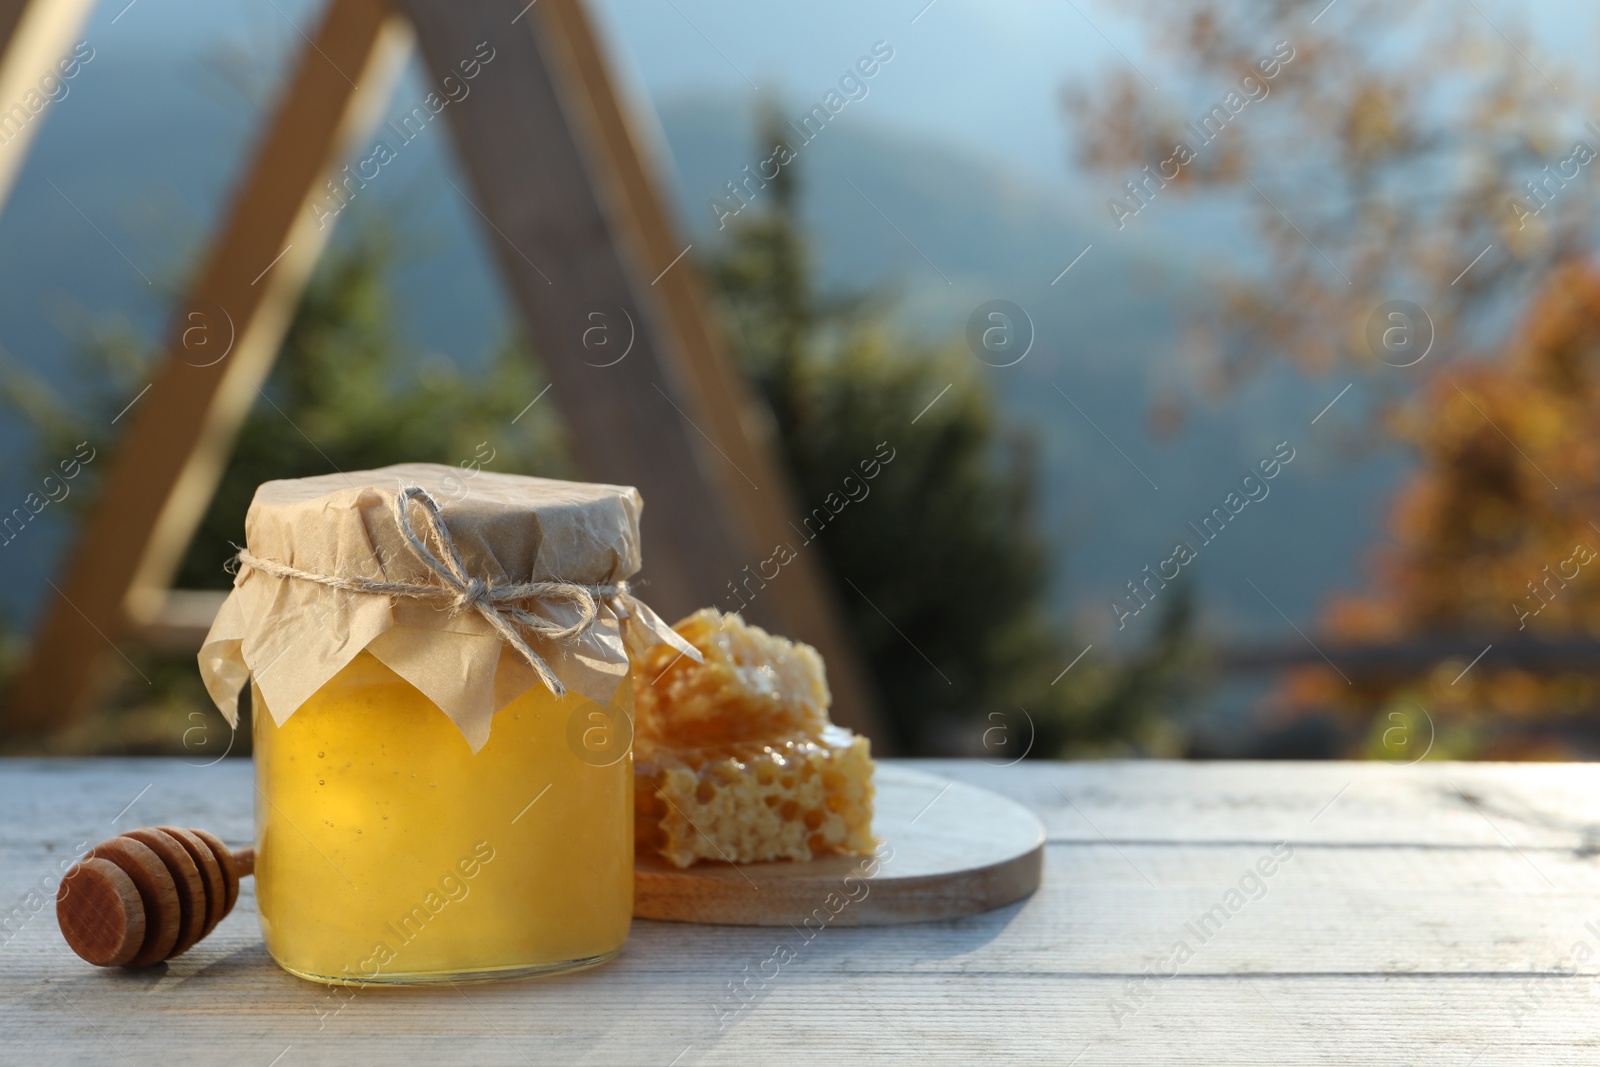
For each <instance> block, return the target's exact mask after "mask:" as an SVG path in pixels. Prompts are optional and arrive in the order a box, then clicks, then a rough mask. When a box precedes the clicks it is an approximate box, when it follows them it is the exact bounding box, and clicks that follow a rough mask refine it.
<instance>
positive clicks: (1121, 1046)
mask: <svg viewBox="0 0 1600 1067" xmlns="http://www.w3.org/2000/svg"><path fill="white" fill-rule="evenodd" d="M917 766H918V767H919V768H920V769H923V770H927V771H931V772H933V773H939V774H945V775H948V776H951V777H957V778H961V779H964V780H967V781H971V782H974V783H977V784H980V785H984V786H986V787H988V788H991V789H994V790H997V791H1000V792H1004V793H1006V794H1009V795H1011V796H1013V797H1015V798H1017V799H1019V800H1021V801H1023V802H1024V803H1026V804H1028V805H1030V806H1031V807H1033V808H1034V809H1035V810H1037V811H1038V812H1039V813H1040V815H1041V816H1042V817H1043V819H1044V820H1045V823H1046V825H1047V826H1048V828H1049V832H1050V846H1049V855H1048V858H1047V861H1046V869H1045V884H1044V887H1043V889H1041V890H1040V891H1039V893H1038V894H1037V895H1036V896H1034V897H1033V898H1032V899H1030V900H1028V901H1026V902H1023V903H1020V904H1016V905H1013V906H1010V907H1007V908H1004V909H1001V910H1000V911H997V912H993V913H990V914H987V915H982V916H975V917H971V918H967V919H961V920H955V921H950V922H943V923H936V924H931V925H925V926H912V927H892V928H878V929H843V928H830V929H826V930H824V931H823V932H822V933H821V934H820V935H818V936H817V937H816V939H815V940H814V941H812V942H810V943H809V944H807V945H805V946H804V947H803V948H802V949H801V951H800V953H799V956H798V958H796V959H795V960H793V961H792V962H790V963H789V964H788V965H787V966H784V967H783V968H782V969H781V971H780V972H779V974H778V976H777V977H776V978H775V979H772V980H771V981H769V982H767V984H766V986H765V988H762V989H760V990H759V991H758V992H755V993H753V994H751V995H750V1003H749V1004H748V1005H747V1006H745V1007H744V1008H743V1009H742V1010H739V1011H737V1012H736V1013H734V1014H732V1016H731V1018H730V1019H729V1021H728V1023H727V1025H726V1026H724V1027H721V1028H719V1025H718V1019H719V1014H718V1009H719V1007H720V1008H723V1009H726V1008H727V1007H728V1006H729V1005H732V1004H735V1003H736V1002H735V1001H732V1000H730V999H728V998H729V995H730V994H729V986H730V983H732V982H733V981H735V980H736V979H739V978H742V977H743V976H744V974H745V973H746V972H745V970H744V968H745V967H746V966H747V965H748V966H749V967H750V968H751V970H752V971H756V970H758V968H759V965H760V964H761V961H763V960H766V959H768V958H769V957H770V956H771V955H772V953H773V948H774V946H775V945H776V943H777V942H778V941H780V940H783V939H784V938H785V932H784V931H782V930H764V929H754V928H737V927H710V926H686V925H675V924H668V923H651V922H639V923H637V924H636V925H635V927H634V933H633V937H632V939H631V940H630V941H629V943H628V947H627V950H626V952H625V953H624V955H623V957H622V958H621V959H620V960H618V961H617V962H615V963H613V964H611V965H609V966H606V967H603V968H600V969H597V970H593V971H588V972H584V973H581V974H576V975H571V976H566V977H560V978H553V979H542V980H536V981H530V982H520V983H509V984H503V985H477V986H468V987H463V988H462V989H461V990H459V991H457V990H452V989H444V990H437V989H413V990H375V989H362V990H339V991H334V990H330V989H327V988H325V987H322V986H316V985H311V984H309V983H306V982H302V981H299V980H298V979H295V978H293V977H291V976H289V975H288V974H285V973H284V972H282V971H280V970H278V968H277V967H276V966H274V965H273V964H272V962H271V961H270V960H269V959H268V958H267V956H266V954H265V952H264V950H263V949H262V947H261V942H260V939H259V936H258V934H257V929H256V917H255V914H254V911H255V907H254V898H253V896H252V895H251V890H250V888H249V883H248V882H247V883H246V889H245V892H244V896H243V897H242V899H241V900H240V904H239V907H238V908H237V910H236V911H235V912H234V914H233V915H232V916H230V917H229V918H228V919H227V920H225V921H224V922H223V924H222V925H221V926H220V927H219V928H218V929H217V930H216V932H215V933H213V934H212V935H211V937H210V938H209V939H208V940H207V941H205V942H204V943H202V944H201V945H199V946H198V947H197V948H196V949H195V950H193V951H191V952H190V953H189V954H188V955H186V956H184V957H181V958H180V959H178V960H176V961H174V962H173V963H171V964H170V965H167V966H164V967H157V968H154V969H152V970H149V971H144V972H118V971H101V970H96V969H94V968H91V967H89V966H87V965H86V964H83V963H81V962H80V961H79V960H78V959H77V958H76V957H75V956H73V955H72V954H71V952H70V951H69V950H68V949H67V947H66V945H65V944H64V943H63V942H62V940H61V937H60V935H59V933H58V932H57V931H56V928H55V921H54V914H53V904H51V905H48V906H46V907H44V908H43V909H42V910H40V911H39V912H37V913H36V914H30V913H29V908H28V903H27V902H28V899H29V898H28V897H27V894H28V892H29V890H30V889H31V888H33V887H35V886H37V885H38V884H39V883H40V881H41V879H43V878H44V877H45V876H47V875H48V874H49V873H50V871H51V870H52V869H53V865H54V863H55V862H56V860H57V859H58V858H59V857H61V856H63V855H69V854H70V852H71V850H72V849H73V848H74V847H75V846H76V845H77V844H78V842H80V841H89V842H95V841H99V840H100V839H102V838H104V837H107V836H109V835H111V834H113V833H116V832H119V831H120V830H124V829H128V828H131V827H133V826H138V825H148V824H155V823H163V822H171V823H177V824H179V825H197V826H204V827H207V828H210V829H212V830H215V831H217V832H218V833H220V834H221V835H222V836H223V837H224V838H226V839H227V840H229V841H235V842H237V841H245V840H247V839H248V838H249V835H250V797H251V789H250V782H249V774H250V768H249V766H248V765H247V764H245V763H241V762H234V761H230V762H227V763H224V764H222V765H219V766H216V767H210V768H198V767H191V766H187V765H185V764H184V763H183V762H181V761H177V760H99V761H71V762H66V761H59V762H58V761H16V760H14V761H0V814H3V819H0V911H10V910H11V909H13V908H14V907H19V908H20V912H12V917H11V919H10V923H11V925H12V926H13V927H18V926H20V928H19V929H18V932H17V933H16V935H15V936H14V937H12V936H10V935H8V934H6V933H5V932H4V929H3V928H0V940H4V944H0V1062H3V1063H17V1064H35V1063H86V1064H129V1065H143V1064H155V1065H161V1067H173V1065H178V1064H189V1063H195V1064H228V1065H230V1067H243V1065H250V1064H259V1065H262V1067H267V1065H269V1064H271V1065H275V1067H294V1065H299V1064H337V1065H339V1067H347V1065H349V1064H354V1063H376V1064H409V1063H428V1064H446V1063H470V1064H509V1065H519V1064H539V1065H541V1067H542V1065H544V1064H568V1063H574V1064H578V1063H581V1064H629V1065H632V1064H662V1065H665V1064H679V1065H688V1064H701V1063H704V1064H724V1063H725V1064H752V1063H780V1062H781V1063H817V1064H846V1063H859V1062H864V1061H866V1060H868V1059H869V1058H870V1059H873V1060H874V1061H877V1062H915V1063H918V1064H932V1063H951V1064H975V1063H980V1062H991V1061H1004V1062H1017V1063H1049V1064H1074V1063H1075V1064H1079V1065H1083V1067H1089V1065H1092V1064H1112V1063H1175V1064H1176V1063H1182V1064H1270V1065H1287V1064H1351V1063H1362V1064H1368V1063H1370V1064H1439V1065H1455V1067H1468V1065H1480V1067H1487V1065H1490V1064H1511V1063H1519V1064H1521V1063H1526V1064H1538V1065H1541V1067H1550V1065H1557V1064H1595V1063H1600V1002H1597V1000H1596V997H1595V995H1594V982H1595V978H1596V976H1597V975H1600V854H1597V853H1600V772H1597V770H1596V769H1594V768H1591V767H1589V766H1580V765H1515V766H1513V765H1486V764H1423V765H1419V766H1414V767H1393V766H1388V765H1385V764H1381V763H1366V764H1351V763H1328V764H1239V763H1212V764H1181V763H1096V764H1060V763H1053V764H1052V763H1027V764H1022V765H1018V766H1014V767H991V766H987V765H985V764H983V763H976V762H972V763H964V762H945V761H926V762H919V763H918V764H917ZM1275 846H1278V847H1277V856H1276V857H1274V847H1275ZM1291 849H1292V855H1290V854H1289V850H1291ZM1264 858H1267V859H1270V860H1271V861H1272V862H1269V863H1264V864H1263V863H1262V862H1261V861H1262V860H1263V859H1264ZM1258 864H1259V865H1260V866H1259V867H1258ZM1263 868H1268V869H1271V871H1272V873H1271V874H1270V876H1263V875H1261V874H1260V873H1259V872H1260V870H1261V869H1263ZM1252 872H1255V873H1254V874H1253V875H1252ZM1241 882H1242V883H1243V888H1242V890H1241ZM1230 890H1235V891H1237V895H1236V896H1232V895H1230V892H1229V891H1230ZM1218 905H1220V906H1221V908H1220V911H1219V910H1217V906H1218ZM1230 905H1235V907H1234V908H1232V909H1230ZM1208 914H1209V915H1210V916H1211V918H1210V919H1209V920H1204V917H1205V916H1207V915H1208ZM0 918H3V916H0ZM1203 920H1204V921H1203ZM7 937H10V939H9V940H5V939H6V938H7ZM1180 942H1182V943H1184V944H1185V945H1186V948H1187V954H1186V953H1185V952H1184V951H1180V950H1178V949H1177V948H1176V946H1177V945H1178V944H1179V943H1180Z"/></svg>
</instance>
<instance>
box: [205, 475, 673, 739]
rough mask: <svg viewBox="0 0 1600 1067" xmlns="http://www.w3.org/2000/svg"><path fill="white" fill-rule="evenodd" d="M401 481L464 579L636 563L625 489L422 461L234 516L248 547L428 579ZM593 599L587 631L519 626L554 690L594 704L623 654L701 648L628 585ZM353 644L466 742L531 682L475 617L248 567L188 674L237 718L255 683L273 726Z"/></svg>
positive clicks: (591, 579) (591, 573)
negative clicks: (422, 502)
mask: <svg viewBox="0 0 1600 1067" xmlns="http://www.w3.org/2000/svg"><path fill="white" fill-rule="evenodd" d="M409 486H419V487H421V488H422V489H425V490H427V491H428V493H429V494H430V495H431V496H432V497H433V498H434V500H435V501H436V502H437V503H438V505H439V509H440V513H441V515H442V517H443V520H444V524H445V526H446V527H447V528H448V531H449V534H450V537H451V538H452V540H453V541H454V542H455V546H456V549H457V550H458V551H459V552H460V553H461V557H462V559H463V560H464V561H465V563H466V567H467V571H468V573H470V574H471V575H472V576H473V577H476V578H481V579H483V580H485V581H487V582H489V583H490V584H491V585H494V584H500V583H507V582H513V583H515V582H535V581H565V582H574V583H577V584H580V585H611V584H615V583H619V582H623V581H624V580H626V579H627V578H629V577H630V576H632V575H633V574H635V573H637V572H638V570H639V567H640V563H641V557H640V550H639V516H640V512H641V510H642V509H643V502H642V500H641V499H640V497H639V492H638V490H636V489H633V488H632V487H630V486H621V485H603V484H591V483H584V482H565V481H555V480H552V479H548V478H531V477H523V476H519V475H511V474H498V473H493V472H490V471H483V470H479V471H466V470H461V469H458V468H455V467H447V466H443V465H440V464H431V463H406V464H397V465H395V466H391V467H382V468H379V469H377V470H370V471H353V472H350V473H341V474H329V475H322V476H319V477H315V478H295V479H286V480H282V481H273V482H266V483H264V484H263V485H262V486H261V487H260V488H258V489H257V490H256V495H255V498H254V499H253V500H252V501H251V504H250V510H249V512H248V514H247V515H246V517H245V541H246V547H247V548H248V549H249V550H250V552H251V553H252V554H254V555H255V556H258V557H260V558H262V559H265V560H275V561H277V562H279V563H282V564H287V565H288V566H291V567H294V568H297V569H299V570H302V571H308V572H312V573H316V574H324V575H333V576H339V577H352V576H355V577H362V578H367V579H373V580H379V581H386V582H406V583H410V584H416V585H427V584H434V585H437V584H440V583H439V580H438V578H437V577H436V576H435V575H434V573H433V572H432V571H431V570H430V568H429V567H428V565H427V564H426V563H425V562H424V561H423V560H422V559H421V558H420V557H419V556H418V555H417V554H416V552H415V551H414V550H413V549H412V548H411V546H410V545H409V544H408V543H407V541H406V539H405V536H404V534H403V533H402V531H401V529H400V527H399V524H398V522H397V520H396V517H395V511H394V508H395V501H396V499H397V497H398V496H399V494H400V492H401V490H402V489H404V488H406V487H409ZM598 600H599V612H598V617H597V618H596V620H595V623H594V625H593V626H592V627H591V628H590V629H588V630H587V631H586V632H584V633H583V634H581V635H579V636H577V637H575V638H571V639H568V640H546V639H542V638H539V637H537V636H535V635H531V634H529V635H526V636H527V640H528V643H529V644H530V645H531V646H532V647H533V649H534V651H536V652H537V653H538V654H539V655H540V656H541V657H542V658H543V659H544V660H545V662H546V663H547V664H548V665H549V666H550V668H551V670H552V672H553V673H554V674H555V676H556V677H557V678H558V679H559V680H560V681H561V683H562V684H563V685H565V686H566V687H567V688H568V689H571V690H573V691H575V692H577V693H580V694H582V695H583V696H585V697H587V698H589V699H590V700H594V701H598V702H600V703H607V702H608V701H610V699H611V697H612V695H613V694H614V693H615V691H616V689H617V686H618V685H620V684H621V683H622V681H623V679H624V678H625V677H626V675H627V671H628V652H629V650H630V648H631V649H633V650H635V651H637V650H639V649H642V648H643V647H646V646H649V645H653V644H659V643H666V644H670V645H673V646H674V647H677V648H679V649H680V651H683V652H684V653H685V654H686V655H691V656H694V658H696V659H698V658H699V656H698V655H697V654H696V653H695V651H694V650H693V649H692V648H690V647H689V646H688V645H687V644H686V643H685V642H684V641H683V640H682V638H680V637H678V635H677V634H676V633H674V632H673V630H672V628H671V627H670V626H668V625H667V624H666V623H665V622H664V621H663V620H662V619H661V618H660V617H659V616H657V615H656V613H655V612H653V611H651V610H650V608H649V607H648V606H647V605H646V604H644V603H643V602H642V601H640V600H639V599H638V598H637V597H635V596H633V595H632V594H631V593H629V592H627V591H621V592H618V593H616V594H614V595H609V596H602V597H600V598H598ZM535 606H536V610H537V612H538V614H540V615H542V616H544V617H546V618H548V619H550V620H551V621H552V622H556V623H560V624H570V623H572V622H574V621H576V620H577V618H578V617H579V616H578V609H577V608H576V607H575V606H574V605H571V604H568V603H565V602H562V601H559V600H554V601H548V602H545V601H539V602H536V605H535ZM363 650H365V651H367V652H370V653H371V654H372V655H373V656H375V657H377V658H378V659H379V660H381V661H382V662H383V663H384V664H385V665H386V666H388V667H389V669H390V670H392V671H394V672H395V673H396V674H398V675H400V676H401V677H402V678H404V679H405V680H406V681H408V682H410V683H411V684H412V685H413V686H415V687H416V688H417V689H418V690H420V691H421V692H422V693H423V694H424V695H425V696H427V697H428V699H429V700H431V701H433V703H434V704H436V705H438V707H439V708H440V709H441V710H442V711H443V712H444V713H445V714H446V715H448V716H449V717H450V719H451V720H452V721H453V722H454V723H455V724H456V726H457V727H458V728H459V729H460V730H461V732H462V734H463V735H464V736H465V737H466V739H467V742H468V744H469V745H471V746H472V749H473V751H477V750H478V749H479V748H481V747H482V746H483V745H484V743H485V742H487V740H488V738H489V724H490V722H491V721H492V720H493V718H494V714H495V712H496V711H498V710H499V709H500V708H502V707H504V706H505V705H506V704H508V703H510V702H511V701H512V700H514V699H516V698H517V697H518V696H520V695H521V694H523V693H525V692H526V691H527V690H528V689H530V688H532V687H533V686H535V685H539V684H541V683H540V680H539V677H538V675H537V674H536V673H535V672H534V670H533V668H532V667H531V666H530V665H529V664H528V663H527V662H526V661H525V660H523V659H522V658H521V656H519V655H518V654H517V653H516V652H515V651H513V650H512V649H511V648H510V647H509V646H508V645H507V644H506V642H505V641H504V640H502V639H501V637H500V636H499V635H498V634H497V633H495V631H494V628H493V627H492V626H491V625H490V624H489V623H488V622H487V621H486V620H485V619H484V618H483V617H482V616H480V615H479V614H477V613H476V612H475V611H465V612H460V613H452V612H451V611H450V610H449V608H448V607H447V606H446V605H444V604H441V603H437V602H434V601H425V600H411V599H405V598H396V597H392V596H388V595H384V594H376V593H369V592H362V591H352V590H344V589H331V588H328V587H326V586H323V585H319V584H316V583H314V582H310V581H305V580H302V579H296V578H283V577H276V576H273V575H270V574H267V573H264V572H261V571H257V570H255V569H254V568H251V567H249V566H248V565H241V566H240V567H239V571H238V574H237V575H236V576H235V578H234V584H233V590H232V592H230V593H229V594H228V598H227V600H226V601H224V603H223V605H222V609H221V610H220V611H219V612H218V614H217V618H216V621H215V622H214V623H213V624H212V626H211V631H210V633H209V634H207V635H206V640H205V643H204V645H203V646H202V647H201V649H200V657H199V658H200V674H201V677H202V678H203V680H204V682H205V685H206V689H207V691H208V692H209V693H210V694H211V698H212V700H214V701H215V702H216V705H217V708H218V709H219V710H220V711H221V712H222V714H223V715H224V717H226V718H227V720H228V721H229V722H230V723H232V724H235V725H237V718H236V716H237V704H238V697H239V692H240V690H242V689H243V688H244V687H245V685H247V684H248V683H249V681H250V679H251V678H252V677H253V678H254V679H255V683H256V685H257V686H258V687H259V688H260V691H261V695H262V698H263V700H264V702H265V703H266V705H267V707H268V708H269V709H271V714H272V716H273V718H274V719H275V720H276V721H277V722H278V724H279V725H280V726H281V725H282V724H283V723H284V722H285V721H286V720H287V719H288V718H289V716H290V715H292V714H294V712H295V710H296V709H297V708H299V707H300V705H301V704H302V703H304V702H305V701H306V699H307V698H309V697H310V696H311V695H312V694H313V693H315V692H316V691H317V690H318V689H319V688H321V687H322V686H323V685H324V684H325V683H326V682H328V681H329V680H330V679H332V678H333V676H334V675H335V674H337V673H338V672H339V671H340V670H341V669H342V668H343V667H344V666H345V665H346V664H348V663H349V662H350V661H351V660H352V659H354V658H355V656H356V655H357V653H359V652H361V651H363Z"/></svg>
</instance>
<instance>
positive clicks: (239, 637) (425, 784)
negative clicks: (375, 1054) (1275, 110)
mask: <svg viewBox="0 0 1600 1067" xmlns="http://www.w3.org/2000/svg"><path fill="white" fill-rule="evenodd" d="M640 507H641V504H640V501H639V499H638V495H637V493H636V492H635V491H634V490H632V489H628V488H625V487H618V486H600V485H585V484H579V483H569V482H553V481H548V480H544V479H533V478H517V477H512V476H508V475H494V474H490V473H487V472H478V473H477V474H475V475H474V476H472V477H471V478H470V479H466V480H463V479H462V478H461V476H460V474H459V472H456V471H454V470H453V469H452V468H445V467H434V466H431V465H404V466H401V467H391V468H385V469H383V470H379V471H370V472H362V473H356V474H351V475H348V476H335V477H331V478H312V479H300V480H295V481H284V482H269V483H267V484H266V485H263V486H262V487H261V489H260V490H258V492H257V495H256V498H255V501H254V502H253V503H252V506H251V510H250V515H249V517H248V519H247V522H246V534H247V548H246V549H245V550H244V551H242V552H241V553H240V567H239V572H238V575H237V578H236V581H235V587H234V591H233V593H232V594H231V595H230V597H229V600H228V602H227V604H226V605H225V606H224V609H223V611H222V612H221V613H220V614H219V616H218V619H217V622H216V625H215V626H214V627H213V629H212V632H211V634H210V635H209V636H208V638H207V641H206V645H205V648H204V649H203V650H202V652H201V666H202V674H203V676H204V677H205V679H206V682H207V685H208V687H209V688H210V690H211V692H212V695H213V697H214V698H215V699H216V700H217V702H218V705H219V707H221V708H222V710H223V712H224V714H231V713H232V711H233V706H234V704H235V703H236V699H237V696H238V693H239V692H240V691H241V689H242V688H243V685H244V683H245V681H246V680H248V681H249V683H250V684H251V692H252V711H253V718H254V726H253V731H254V741H255V769H256V853H257V858H256V899H257V904H258V907H259V911H260V917H261V926H262V931H263V933H264V935H265V938H266V944H267V949H268V951H269V952H270V953H271V954H272V956H273V958H274V959H275V960H277V961H278V963H279V964H280V965H281V966H283V967H284V968H285V969H286V970H288V971H290V972H292V973H294V974H296V975H299V976H300V977H302V978H307V979H311V980H313V981H320V982H330V983H346V984H383V983H423V982H446V981H451V982H454V981H463V980H469V981H470V980H479V979H486V978H498V977H524V976H529V975H536V974H549V973H556V972H559V971H566V970H573V969H576V968H581V967H588V966H593V965H595V964H598V963H602V962H604V961H606V960H608V959H610V958H611V957H613V956H615V955H616V954H617V953H618V952H619V951H621V949H622V946H623V943H624V941H625V940H626V939H627V935H628V928H629V924H630V921H631V916H632V900H633V818H634V813H633V765H632V754H631V748H630V744H631V740H632V709H633V694H632V688H631V682H630V680H629V674H628V655H627V652H628V649H629V647H630V646H631V647H635V648H637V647H640V646H641V644H643V643H648V644H654V643H658V642H661V641H668V642H669V643H675V642H673V639H674V638H676V635H675V634H672V631H671V630H670V628H668V627H667V626H666V625H665V624H664V623H662V622H661V620H660V619H659V618H657V617H656V616H655V615H654V613H653V612H651V611H650V609H649V608H648V607H646V606H645V605H644V604H642V603H640V602H639V601H638V600H637V599H635V598H634V597H632V596H631V594H629V593H628V591H627V587H626V585H625V579H626V577H627V576H629V575H631V574H632V573H634V571H636V570H637V568H638V565H639V553H638V544H637V543H638V515H639V511H640ZM668 635H671V636H668ZM685 647H687V646H685ZM686 654H694V653H693V650H692V649H690V650H689V652H688V653H686Z"/></svg>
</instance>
